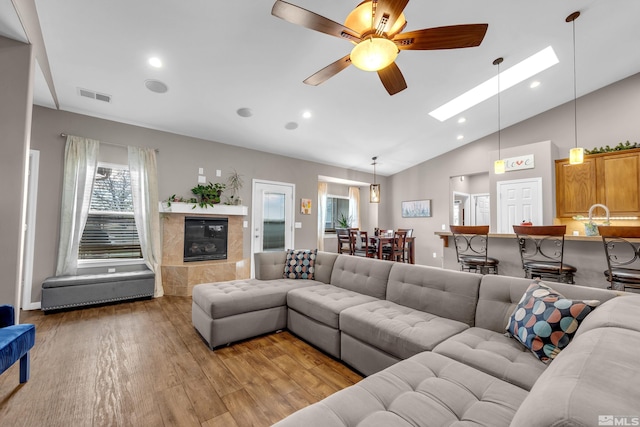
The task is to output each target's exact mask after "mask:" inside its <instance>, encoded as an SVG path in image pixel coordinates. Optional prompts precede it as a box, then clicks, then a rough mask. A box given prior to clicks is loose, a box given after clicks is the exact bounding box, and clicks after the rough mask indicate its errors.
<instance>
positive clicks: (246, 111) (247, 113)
mask: <svg viewBox="0 0 640 427" xmlns="http://www.w3.org/2000/svg"><path fill="white" fill-rule="evenodd" d="M236 113H237V114H238V115H239V116H240V117H251V116H253V111H252V110H251V108H246V107H245V108H238V110H237V111H236Z"/></svg>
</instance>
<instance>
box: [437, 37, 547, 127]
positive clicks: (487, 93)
mask: <svg viewBox="0 0 640 427" xmlns="http://www.w3.org/2000/svg"><path fill="white" fill-rule="evenodd" d="M558 62H560V61H559V60H558V57H557V56H556V53H555V52H554V50H553V48H552V47H551V46H548V47H546V48H544V49H542V50H541V51H540V52H538V53H536V54H534V55H532V56H530V57H528V58H526V59H524V60H522V61H521V62H519V63H517V64H516V65H514V66H513V67H511V68H509V69H507V70H504V71H502V72H501V73H500V91H501V92H502V91H504V90H506V89H509V88H510V87H512V86H515V85H517V84H518V83H520V82H522V81H524V80H526V79H528V78H530V77H532V76H535V75H536V74H538V73H540V72H542V71H544V70H546V69H547V68H550V67H552V66H554V65H556V64H557V63H558ZM497 78H498V76H494V77H492V78H490V79H489V80H487V81H485V82H484V83H480V84H479V85H478V86H476V87H474V88H473V89H471V90H469V91H467V92H465V93H463V94H462V95H460V96H458V97H457V98H454V99H452V100H451V101H449V102H447V103H446V104H444V105H442V106H440V107H438V108H436V109H435V110H433V111H432V112H430V113H429V115H430V116H431V117H433V118H435V119H438V120H440V121H441V122H444V121H445V120H448V119H450V118H451V117H453V116H455V115H457V114H460V113H462V112H463V111H465V110H468V109H469V108H471V107H473V106H475V105H478V104H479V103H481V102H482V101H485V100H487V99H489V98H491V97H492V96H494V95H497V93H498V82H497V80H496V79H497Z"/></svg>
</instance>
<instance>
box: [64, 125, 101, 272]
mask: <svg viewBox="0 0 640 427" xmlns="http://www.w3.org/2000/svg"><path fill="white" fill-rule="evenodd" d="M99 149H100V142H99V141H95V140H93V139H87V138H81V137H78V136H72V135H69V136H67V145H66V147H65V150H64V175H63V178H62V208H61V210H60V241H59V244H58V262H57V264H56V276H67V275H75V274H76V272H77V270H78V246H79V245H80V238H81V237H82V231H83V230H84V225H85V224H86V222H87V216H88V215H89V204H90V203H91V192H92V191H93V178H94V177H95V175H96V168H97V166H98V152H99Z"/></svg>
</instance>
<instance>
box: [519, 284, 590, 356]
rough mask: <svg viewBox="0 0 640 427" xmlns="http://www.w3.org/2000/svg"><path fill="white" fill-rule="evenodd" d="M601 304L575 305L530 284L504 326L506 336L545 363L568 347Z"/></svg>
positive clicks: (541, 286)
mask: <svg viewBox="0 0 640 427" xmlns="http://www.w3.org/2000/svg"><path fill="white" fill-rule="evenodd" d="M598 305H600V301H596V300H593V301H578V300H575V301H574V300H570V299H567V298H565V297H564V296H563V295H562V294H560V293H559V292H556V291H555V290H553V289H551V288H550V287H548V286H546V285H544V284H542V283H540V282H535V283H532V284H531V285H530V286H529V287H528V288H527V291H526V292H525V293H524V295H523V296H522V298H521V299H520V302H519V303H518V305H516V308H515V310H513V314H512V315H511V317H510V318H509V323H508V324H507V332H508V333H509V334H511V336H513V337H514V338H516V339H517V340H518V341H520V342H521V343H522V344H524V346H525V347H527V348H528V349H530V350H531V351H532V352H533V354H535V355H536V357H538V359H540V360H542V361H543V362H545V363H547V362H550V361H551V360H552V359H553V358H555V357H556V356H557V355H558V353H560V350H562V349H563V348H565V347H566V346H567V345H569V342H570V341H571V338H573V335H574V334H575V332H576V330H577V329H578V326H579V325H580V322H582V320H583V319H584V318H585V317H586V316H587V315H588V314H589V313H591V311H593V310H594V309H595V308H596V307H597V306H598Z"/></svg>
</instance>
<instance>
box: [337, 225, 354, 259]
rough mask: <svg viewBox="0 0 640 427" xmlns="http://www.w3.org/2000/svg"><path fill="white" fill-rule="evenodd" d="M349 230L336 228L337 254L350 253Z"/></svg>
mask: <svg viewBox="0 0 640 427" xmlns="http://www.w3.org/2000/svg"><path fill="white" fill-rule="evenodd" d="M349 230H350V228H336V237H337V238H338V253H339V254H343V253H348V254H349V253H351V243H350V240H349Z"/></svg>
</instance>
